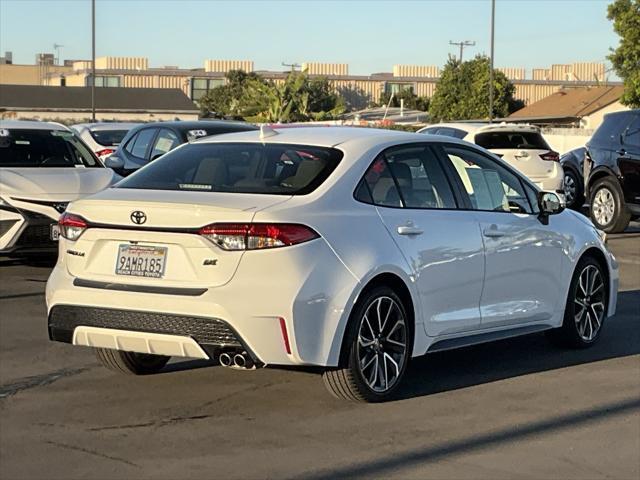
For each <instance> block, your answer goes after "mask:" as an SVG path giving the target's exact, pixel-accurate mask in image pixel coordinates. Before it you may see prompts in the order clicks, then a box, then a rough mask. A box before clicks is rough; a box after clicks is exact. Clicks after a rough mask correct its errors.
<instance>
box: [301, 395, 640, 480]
mask: <svg viewBox="0 0 640 480" xmlns="http://www.w3.org/2000/svg"><path fill="white" fill-rule="evenodd" d="M639 409H640V399H639V398H631V399H627V400H622V401H618V402H612V403H607V404H604V405H598V406H596V407H593V408H588V409H584V410H579V411H577V412H574V413H570V414H565V415H558V416H553V417H551V418H546V419H544V420H540V421H536V422H527V423H524V424H522V425H516V426H514V427H513V428H505V429H502V430H497V431H493V432H488V433H484V434H480V435H473V436H470V437H467V438H463V439H460V440H456V441H451V442H445V443H441V444H437V445H435V446H432V447H426V448H425V447H423V448H416V449H413V450H409V451H407V452H403V453H394V454H393V455H391V456H387V457H379V458H377V459H376V460H374V461H372V462H365V463H360V464H355V465H349V466H346V467H337V468H333V469H327V470H323V471H320V472H318V473H311V474H304V475H303V476H300V477H293V478H304V479H306V480H325V479H326V480H332V479H334V478H385V477H387V476H390V475H393V476H394V477H399V478H402V477H401V475H399V472H401V471H402V470H408V469H411V468H416V467H418V466H419V465H421V464H426V463H429V462H437V461H442V460H444V459H446V458H448V457H451V456H455V455H461V454H463V453H472V452H475V451H479V450H487V449H490V448H499V447H500V446H501V445H504V444H512V443H515V442H518V441H522V440H524V439H526V438H528V437H533V436H539V435H542V434H548V433H553V432H558V431H562V430H565V429H567V428H570V427H574V426H579V425H588V424H591V423H595V422H599V421H602V420H603V419H605V418H610V417H613V416H618V415H624V414H628V413H630V412H634V411H638V410H639Z"/></svg>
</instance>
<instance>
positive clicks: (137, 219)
mask: <svg viewBox="0 0 640 480" xmlns="http://www.w3.org/2000/svg"><path fill="white" fill-rule="evenodd" d="M131 221H132V222H133V223H135V224H136V225H142V224H143V223H144V222H146V221H147V216H146V215H145V213H144V212H141V211H140V210H136V211H135V212H131Z"/></svg>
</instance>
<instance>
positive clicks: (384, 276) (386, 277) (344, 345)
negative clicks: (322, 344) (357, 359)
mask: <svg viewBox="0 0 640 480" xmlns="http://www.w3.org/2000/svg"><path fill="white" fill-rule="evenodd" d="M381 286H384V287H388V288H390V289H391V290H393V291H394V292H395V294H396V295H398V297H400V300H401V301H402V304H403V306H404V308H405V311H406V314H407V316H408V317H409V319H408V320H409V322H408V323H409V329H410V330H411V333H412V338H413V342H415V324H416V310H415V303H414V301H413V296H412V294H411V290H409V287H408V286H407V283H406V282H405V281H404V280H403V279H402V278H401V277H400V276H399V275H397V274H395V273H391V272H384V273H379V274H377V275H376V276H374V277H373V278H371V279H370V280H369V281H368V282H367V283H366V285H365V286H364V287H363V288H362V289H361V290H360V292H359V293H358V295H357V297H356V298H355V300H354V302H353V304H352V307H351V312H349V320H348V322H347V325H346V327H345V330H344V333H343V335H342V339H341V343H340V357H339V364H342V363H343V362H344V360H345V358H346V355H347V353H348V352H347V350H348V347H349V340H350V339H349V338H348V337H349V332H350V327H351V325H352V323H353V321H354V319H353V311H354V310H355V306H356V305H357V303H358V302H359V301H360V299H361V298H362V297H363V296H364V294H365V293H367V292H369V291H370V290H373V289H374V288H376V287H381ZM411 348H413V345H411Z"/></svg>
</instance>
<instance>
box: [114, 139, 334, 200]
mask: <svg viewBox="0 0 640 480" xmlns="http://www.w3.org/2000/svg"><path fill="white" fill-rule="evenodd" d="M341 158H342V152H340V151H339V150H336V149H333V148H323V147H311V146H307V145H287V144H266V145H265V144H261V143H200V144H198V143H194V144H185V145H183V146H182V147H179V148H177V149H175V150H172V151H171V152H169V153H167V154H166V155H163V156H162V157H160V158H159V159H158V160H156V161H154V162H152V163H150V164H148V165H147V166H145V167H144V168H142V169H140V170H139V171H138V172H136V173H135V174H133V175H131V176H130V177H127V178H126V179H125V180H123V181H121V182H120V183H119V184H118V188H136V189H151V190H190V191H205V192H207V191H208V192H233V193H263V194H276V195H303V194H306V193H309V192H312V191H313V190H315V189H316V188H317V187H318V186H319V185H320V184H321V183H322V182H323V181H324V180H325V179H326V178H327V177H328V176H329V174H331V172H332V171H333V170H334V169H335V167H336V166H337V165H338V162H339V161H340V159H341Z"/></svg>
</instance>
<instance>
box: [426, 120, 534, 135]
mask: <svg viewBox="0 0 640 480" xmlns="http://www.w3.org/2000/svg"><path fill="white" fill-rule="evenodd" d="M434 127H442V128H455V129H458V130H464V131H465V132H467V133H481V132H495V131H501V130H508V131H519V132H522V131H525V132H539V131H540V129H539V128H538V127H536V126H535V125H530V124H528V123H507V122H500V123H489V122H468V123H466V122H464V123H463V122H460V123H453V122H450V123H436V124H434V125H428V126H427V127H425V128H424V129H425V130H426V129H427V128H434Z"/></svg>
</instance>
